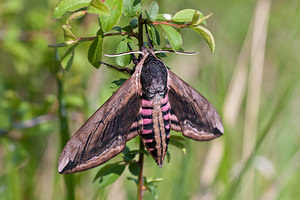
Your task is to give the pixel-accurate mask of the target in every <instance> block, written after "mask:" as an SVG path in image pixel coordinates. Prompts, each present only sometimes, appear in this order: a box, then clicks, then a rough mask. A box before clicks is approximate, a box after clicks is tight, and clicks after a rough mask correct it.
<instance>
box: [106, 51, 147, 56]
mask: <svg viewBox="0 0 300 200" xmlns="http://www.w3.org/2000/svg"><path fill="white" fill-rule="evenodd" d="M134 53H138V54H142V55H144V53H143V52H141V51H127V52H123V53H116V54H104V56H107V57H118V56H124V55H128V54H134Z"/></svg>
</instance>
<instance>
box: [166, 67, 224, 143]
mask: <svg viewBox="0 0 300 200" xmlns="http://www.w3.org/2000/svg"><path fill="white" fill-rule="evenodd" d="M168 85H169V101H170V105H171V110H172V112H174V114H175V116H176V117H177V119H176V117H174V118H175V119H174V121H175V122H176V120H178V122H179V125H180V127H181V131H182V133H183V135H184V136H186V137H188V138H192V139H194V140H199V141H207V140H212V139H214V138H216V137H219V136H221V135H222V134H223V132H224V129H223V125H222V121H221V118H220V116H219V114H218V113H217V111H216V109H215V108H214V107H213V105H211V104H210V103H209V102H208V101H207V100H206V99H205V98H204V97H203V96H202V95H201V94H199V93H198V92H197V91H196V90H195V89H193V88H192V87H191V86H190V85H188V84H187V83H185V82H184V81H183V80H181V79H180V78H179V77H178V76H177V75H175V74H174V73H173V72H171V71H169V77H168ZM171 117H172V116H171ZM171 129H173V130H175V131H178V126H172V124H171Z"/></svg>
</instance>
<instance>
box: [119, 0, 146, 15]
mask: <svg viewBox="0 0 300 200" xmlns="http://www.w3.org/2000/svg"><path fill="white" fill-rule="evenodd" d="M123 8H124V9H123V13H124V15H125V16H128V17H138V16H139V15H140V14H141V11H142V7H141V3H140V1H139V0H124V5H123Z"/></svg>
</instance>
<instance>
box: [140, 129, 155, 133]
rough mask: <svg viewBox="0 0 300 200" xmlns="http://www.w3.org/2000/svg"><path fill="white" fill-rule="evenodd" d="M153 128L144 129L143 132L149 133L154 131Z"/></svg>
mask: <svg viewBox="0 0 300 200" xmlns="http://www.w3.org/2000/svg"><path fill="white" fill-rule="evenodd" d="M152 131H153V129H150V130H145V129H144V130H143V133H142V134H149V133H152Z"/></svg>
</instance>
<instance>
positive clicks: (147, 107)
mask: <svg viewBox="0 0 300 200" xmlns="http://www.w3.org/2000/svg"><path fill="white" fill-rule="evenodd" d="M142 109H151V110H153V106H150V107H149V106H146V107H145V106H142Z"/></svg>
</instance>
